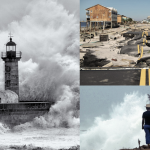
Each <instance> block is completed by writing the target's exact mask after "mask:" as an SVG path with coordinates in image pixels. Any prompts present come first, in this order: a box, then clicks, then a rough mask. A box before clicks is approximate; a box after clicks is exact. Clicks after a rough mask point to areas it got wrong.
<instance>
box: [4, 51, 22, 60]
mask: <svg viewBox="0 0 150 150" xmlns="http://www.w3.org/2000/svg"><path fill="white" fill-rule="evenodd" d="M21 55H22V53H21V52H16V51H7V52H2V53H1V58H2V59H5V58H21Z"/></svg>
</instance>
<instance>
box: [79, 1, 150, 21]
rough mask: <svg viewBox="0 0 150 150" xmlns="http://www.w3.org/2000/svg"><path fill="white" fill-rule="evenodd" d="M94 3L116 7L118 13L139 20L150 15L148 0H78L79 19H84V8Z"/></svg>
mask: <svg viewBox="0 0 150 150" xmlns="http://www.w3.org/2000/svg"><path fill="white" fill-rule="evenodd" d="M96 4H100V5H103V6H105V7H113V8H115V9H117V11H118V14H121V15H125V16H127V17H131V18H133V19H134V20H135V21H141V20H143V19H146V18H147V16H150V11H149V6H150V0H138V1H137V0H80V20H81V21H83V20H84V21H86V15H85V12H86V11H85V9H86V8H89V7H91V6H94V5H96Z"/></svg>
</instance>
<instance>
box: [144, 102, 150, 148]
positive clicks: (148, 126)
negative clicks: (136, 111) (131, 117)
mask: <svg viewBox="0 0 150 150" xmlns="http://www.w3.org/2000/svg"><path fill="white" fill-rule="evenodd" d="M146 110H147V111H145V112H144V113H143V115H142V129H144V131H145V138H146V144H148V147H149V148H150V104H146Z"/></svg>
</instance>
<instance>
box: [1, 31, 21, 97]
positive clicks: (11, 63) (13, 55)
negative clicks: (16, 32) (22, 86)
mask: <svg viewBox="0 0 150 150" xmlns="http://www.w3.org/2000/svg"><path fill="white" fill-rule="evenodd" d="M1 58H2V59H3V61H4V62H5V71H4V72H5V90H11V91H13V92H15V93H16V94H17V95H18V96H19V75H18V61H19V60H20V59H21V52H19V51H16V43H15V42H13V41H12V36H11V34H10V41H9V42H8V43H7V44H6V52H2V53H1Z"/></svg>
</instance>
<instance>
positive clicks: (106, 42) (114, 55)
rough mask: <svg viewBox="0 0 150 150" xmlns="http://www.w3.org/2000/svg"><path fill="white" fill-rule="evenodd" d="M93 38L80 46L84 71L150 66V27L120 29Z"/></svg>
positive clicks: (122, 27) (94, 34) (138, 25)
mask: <svg viewBox="0 0 150 150" xmlns="http://www.w3.org/2000/svg"><path fill="white" fill-rule="evenodd" d="M92 34H93V37H92V38H89V36H88V39H86V40H85V41H86V42H84V41H81V42H80V44H81V45H80V64H81V67H106V65H107V64H109V65H108V66H109V67H149V66H150V25H145V24H144V25H143V24H137V25H130V26H126V27H125V28H124V26H120V27H119V28H112V29H109V30H105V31H104V32H102V31H101V32H100V31H99V32H98V31H97V32H96V33H94V32H93V33H91V35H92ZM89 35H90V34H89ZM141 47H142V48H143V50H141V49H142V48H141ZM87 48H90V50H91V51H92V53H89V52H87Z"/></svg>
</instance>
